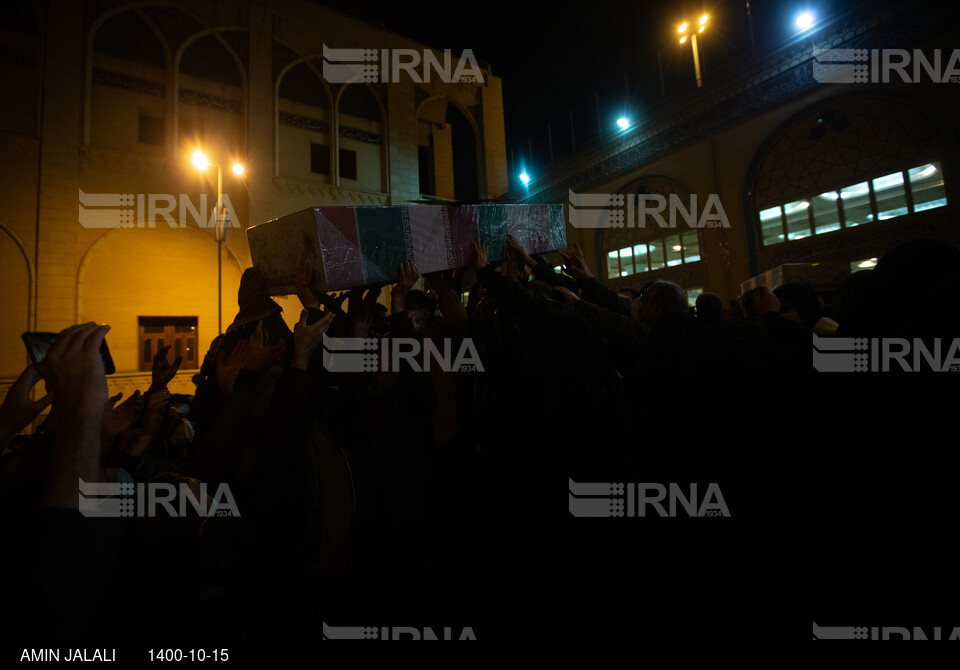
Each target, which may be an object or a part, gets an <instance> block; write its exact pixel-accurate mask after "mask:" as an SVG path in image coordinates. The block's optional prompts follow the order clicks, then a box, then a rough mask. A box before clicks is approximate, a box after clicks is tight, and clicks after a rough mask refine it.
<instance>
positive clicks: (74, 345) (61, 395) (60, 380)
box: [37, 323, 110, 509]
mask: <svg viewBox="0 0 960 670" xmlns="http://www.w3.org/2000/svg"><path fill="white" fill-rule="evenodd" d="M108 330H110V326H98V325H97V324H95V323H85V324H83V325H80V326H71V327H70V328H67V329H66V330H64V331H62V332H61V333H60V334H59V335H58V336H57V339H56V340H55V341H54V343H53V344H52V345H50V349H49V350H48V351H47V355H46V357H45V358H44V359H43V360H42V361H40V364H39V365H38V366H37V369H38V371H39V372H40V374H41V375H43V379H44V381H46V383H47V390H48V391H49V392H52V393H53V394H54V397H55V399H56V400H55V404H54V409H55V410H57V411H59V412H62V413H63V423H62V424H61V426H60V429H59V430H58V431H57V436H56V441H55V443H54V448H53V452H52V455H51V459H50V469H49V472H48V475H47V485H46V489H45V490H44V494H43V504H44V505H45V506H47V507H62V508H66V509H77V479H78V478H79V479H82V480H84V481H87V482H93V481H101V478H102V477H103V469H102V468H101V467H100V456H101V453H100V452H101V446H100V445H101V432H102V430H103V426H102V424H103V410H104V408H105V407H106V404H107V378H106V375H105V374H104V371H103V359H102V358H101V356H100V345H101V344H103V338H104V335H106V334H107V331H108Z"/></svg>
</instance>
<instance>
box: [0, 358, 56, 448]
mask: <svg viewBox="0 0 960 670" xmlns="http://www.w3.org/2000/svg"><path fill="white" fill-rule="evenodd" d="M40 379H41V377H40V373H39V372H37V369H36V368H35V367H33V365H28V366H27V367H26V369H25V370H24V371H23V372H21V373H20V376H19V377H17V381H15V382H13V385H12V386H11V387H10V388H9V389H8V390H7V397H6V398H4V399H3V405H0V448H2V447H3V446H4V445H6V443H7V442H9V441H10V439H11V438H13V436H14V435H16V434H17V433H19V432H20V431H21V430H23V429H24V428H26V426H27V425H28V424H29V423H30V422H31V421H33V420H34V419H35V418H36V417H37V415H38V414H40V412H42V411H43V410H44V409H46V407H47V406H48V405H49V404H50V402H51V401H52V400H53V398H52V397H51V396H50V395H49V394H47V395H45V396H43V397H42V398H40V399H39V400H34V399H33V398H31V397H30V389H32V388H33V387H34V386H35V385H36V383H37V382H38V381H40Z"/></svg>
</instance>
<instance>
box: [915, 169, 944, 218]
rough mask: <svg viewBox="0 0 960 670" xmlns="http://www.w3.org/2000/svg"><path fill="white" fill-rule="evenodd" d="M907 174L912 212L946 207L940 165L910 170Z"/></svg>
mask: <svg viewBox="0 0 960 670" xmlns="http://www.w3.org/2000/svg"><path fill="white" fill-rule="evenodd" d="M908 173H909V175H910V191H911V193H912V194H913V211H914V212H922V211H924V210H926V209H933V208H935V207H944V206H946V204H947V191H946V189H945V188H944V186H943V171H942V170H941V169H940V163H929V164H927V165H921V166H920V167H915V168H911V169H910V170H908Z"/></svg>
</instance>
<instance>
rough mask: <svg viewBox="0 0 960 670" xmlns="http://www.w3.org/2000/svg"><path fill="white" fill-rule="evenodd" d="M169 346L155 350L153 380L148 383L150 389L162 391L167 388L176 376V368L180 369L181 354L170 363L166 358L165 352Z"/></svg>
mask: <svg viewBox="0 0 960 670" xmlns="http://www.w3.org/2000/svg"><path fill="white" fill-rule="evenodd" d="M170 346H171V345H169V344H168V345H167V346H165V347H161V348H160V349H158V350H157V354H156V356H154V357H153V380H152V381H151V383H150V390H151V391H162V390H164V389H165V388H167V384H169V383H170V382H171V381H172V380H173V378H174V377H176V376H177V370H179V369H180V364H181V363H183V356H177V358H176V359H175V360H174V361H173V364H172V365H171V363H170V361H168V360H167V352H168V351H170Z"/></svg>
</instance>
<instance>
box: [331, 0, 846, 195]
mask: <svg viewBox="0 0 960 670" xmlns="http://www.w3.org/2000/svg"><path fill="white" fill-rule="evenodd" d="M320 4H323V5H326V6H329V7H332V8H334V9H337V10H338V11H341V12H343V13H345V14H349V15H351V16H355V17H357V18H360V19H363V20H365V21H368V22H370V23H373V24H376V25H380V26H382V27H384V28H386V29H387V30H391V31H393V32H397V33H400V34H402V35H406V36H408V37H411V38H414V39H416V40H419V41H421V42H424V43H426V44H429V45H430V46H433V47H435V48H438V49H445V48H449V49H451V50H452V51H453V52H454V53H455V54H457V53H460V52H461V51H462V50H464V49H472V50H473V52H474V55H475V56H476V57H477V58H478V59H479V60H480V61H481V62H483V61H485V62H487V63H489V64H490V65H491V66H492V68H493V72H494V74H496V75H498V76H500V77H501V78H502V79H503V86H504V115H505V117H506V126H507V157H508V160H509V159H510V157H511V153H512V155H513V156H514V158H515V160H516V163H517V166H516V168H517V169H515V170H513V172H517V171H518V169H519V164H520V163H521V161H523V162H524V163H525V164H526V167H527V168H528V169H531V170H536V169H537V167H538V166H542V165H543V164H545V163H546V162H547V161H548V158H549V154H548V143H547V124H550V126H551V130H552V137H553V151H554V157H555V158H558V157H560V156H562V155H563V154H566V153H568V152H569V151H570V150H571V135H570V116H569V114H570V111H571V110H572V111H573V116H574V133H575V139H576V142H577V144H578V145H580V144H583V143H584V142H585V141H587V140H589V139H591V138H593V137H596V135H597V134H598V123H597V96H598V95H599V103H600V125H601V127H602V129H603V132H605V133H607V132H615V127H614V122H615V120H616V118H617V116H619V115H620V114H621V113H623V111H627V112H629V114H630V115H631V116H632V117H633V118H637V119H640V120H641V122H642V117H643V113H644V111H645V110H649V109H650V108H651V107H653V106H654V105H656V104H657V103H658V102H659V101H660V99H661V92H660V76H659V70H658V65H657V52H658V50H659V51H660V54H661V61H662V65H663V74H664V84H665V85H664V88H665V90H666V94H667V97H670V96H671V95H675V94H677V93H678V92H681V91H684V90H685V89H688V88H692V87H695V85H696V84H695V77H694V70H693V57H692V54H691V49H690V46H689V43H688V44H687V45H684V46H681V45H680V44H679V43H678V40H677V38H676V37H675V34H676V33H677V26H678V24H679V23H680V21H681V20H682V19H686V20H691V19H692V20H694V21H696V20H697V19H698V18H699V16H700V15H701V13H702V12H706V13H708V14H709V15H710V22H709V24H708V30H707V32H706V33H705V35H704V36H703V38H702V39H701V40H700V52H701V62H702V68H703V77H704V80H705V81H706V80H708V79H709V77H710V76H711V75H715V74H717V73H719V72H720V71H722V69H723V68H724V67H728V66H732V64H734V63H736V62H737V61H738V60H739V59H743V58H748V57H749V56H750V51H751V49H750V33H749V26H748V21H747V12H746V3H745V2H743V1H742V0H704V1H703V2H701V1H699V0H683V1H681V2H664V1H660V2H636V1H634V2H624V1H613V2H610V1H608V2H604V3H578V4H567V5H561V4H557V5H553V6H550V7H548V8H545V6H544V5H543V4H540V3H523V2H512V3H507V2H501V1H500V0H495V1H494V2H487V3H482V4H477V5H473V4H471V3H463V4H459V5H455V4H453V3H450V2H433V1H426V2H421V3H419V4H417V5H415V6H411V5H406V4H403V3H378V2H362V3H361V2H356V0H352V1H346V0H323V1H322V2H320ZM853 4H854V3H853V2H850V1H849V0H848V1H847V2H843V3H840V2H835V3H832V4H831V3H829V2H827V0H811V1H810V2H804V1H802V0H781V1H766V0H756V1H754V2H751V3H750V10H751V14H752V17H753V27H754V34H755V36H756V41H757V49H758V50H759V51H765V50H768V49H771V48H775V47H776V46H778V45H780V44H784V43H786V42H788V41H789V40H790V39H791V38H793V37H794V36H795V34H796V32H797V31H796V28H795V27H794V23H793V22H794V17H795V16H796V15H797V14H798V13H799V12H800V11H801V10H802V9H807V8H809V9H812V10H814V11H815V12H816V14H817V15H818V17H819V18H824V17H828V16H829V15H831V14H835V13H842V12H845V11H846V10H848V9H850V8H851V7H852V6H853ZM628 93H629V98H627V94H628ZM531 142H532V145H533V158H532V160H531V159H530V157H529V153H530V151H529V147H530V144H531ZM515 177H516V175H515V174H511V187H513V186H515V183H514V179H515Z"/></svg>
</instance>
